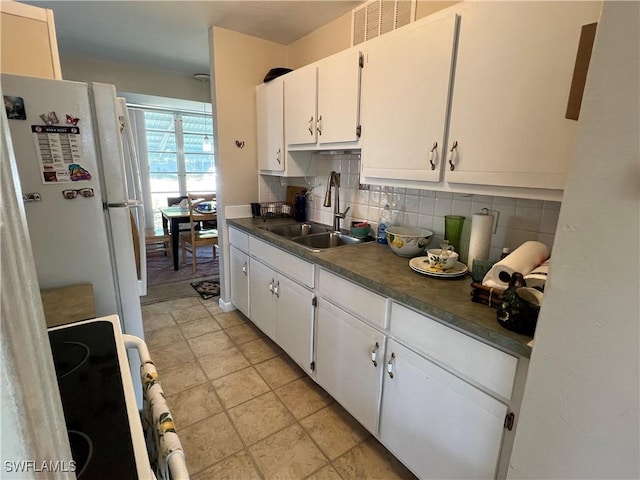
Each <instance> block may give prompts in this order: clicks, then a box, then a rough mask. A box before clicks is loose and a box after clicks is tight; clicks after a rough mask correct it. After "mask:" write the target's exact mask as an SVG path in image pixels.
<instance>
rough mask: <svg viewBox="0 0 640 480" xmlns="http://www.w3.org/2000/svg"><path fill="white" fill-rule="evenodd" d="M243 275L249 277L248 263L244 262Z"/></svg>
mask: <svg viewBox="0 0 640 480" xmlns="http://www.w3.org/2000/svg"><path fill="white" fill-rule="evenodd" d="M242 273H244V276H245V277H246V276H247V262H244V265H242Z"/></svg>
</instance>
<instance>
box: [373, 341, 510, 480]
mask: <svg viewBox="0 0 640 480" xmlns="http://www.w3.org/2000/svg"><path fill="white" fill-rule="evenodd" d="M389 361H390V362H391V369H392V373H393V378H391V377H390V376H389V374H387V375H385V379H384V394H383V396H382V411H381V415H380V438H381V440H382V443H383V444H384V445H385V446H386V447H387V448H389V450H391V451H392V452H393V453H394V454H395V455H396V456H397V457H398V458H399V459H400V460H401V461H402V462H404V463H405V465H407V466H408V467H409V468H410V469H411V470H412V471H413V472H414V473H415V474H416V475H418V476H419V477H421V478H482V479H487V478H495V473H496V467H497V465H498V456H499V454H500V447H501V441H502V432H503V423H504V418H505V415H506V413H507V407H506V405H504V404H502V403H500V402H498V401H497V400H495V399H494V398H493V397H490V396H489V395H487V394H486V393H484V392H482V391H480V390H478V389H476V388H475V387H472V386H471V385H470V384H468V383H466V382H464V381H463V380H461V379H459V378H458V377H456V376H454V375H452V374H451V373H449V372H447V371H446V370H444V369H442V368H440V367H438V366H436V365H435V364H434V363H432V362H430V361H428V360H426V359H425V358H423V357H420V356H419V355H417V354H415V353H413V352H411V351H410V350H408V349H407V348H405V347H403V346H402V345H400V344H399V343H397V342H395V341H393V340H389V342H388V345H387V362H389Z"/></svg>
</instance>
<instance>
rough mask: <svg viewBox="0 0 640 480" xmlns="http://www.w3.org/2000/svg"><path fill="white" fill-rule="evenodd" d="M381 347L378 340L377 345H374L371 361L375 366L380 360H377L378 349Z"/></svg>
mask: <svg viewBox="0 0 640 480" xmlns="http://www.w3.org/2000/svg"><path fill="white" fill-rule="evenodd" d="M379 348H380V345H378V342H376V345H375V347H373V348H372V349H371V362H372V363H373V366H374V367H377V366H378V360H377V358H376V357H377V356H378V349H379Z"/></svg>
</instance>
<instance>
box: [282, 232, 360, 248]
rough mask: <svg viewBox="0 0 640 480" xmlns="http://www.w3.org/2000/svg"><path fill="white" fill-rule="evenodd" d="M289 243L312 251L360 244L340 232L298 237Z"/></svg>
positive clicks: (353, 238) (358, 241)
mask: <svg viewBox="0 0 640 480" xmlns="http://www.w3.org/2000/svg"><path fill="white" fill-rule="evenodd" d="M291 241H292V242H295V243H297V244H298V245H302V246H303V247H306V248H309V249H310V250H314V251H320V250H324V249H327V248H334V247H340V246H343V245H353V244H356V243H361V240H360V239H359V238H355V237H350V236H349V235H344V234H342V233H340V232H324V233H314V234H310V235H304V236H300V237H293V238H291Z"/></svg>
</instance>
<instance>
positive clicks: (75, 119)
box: [66, 113, 80, 126]
mask: <svg viewBox="0 0 640 480" xmlns="http://www.w3.org/2000/svg"><path fill="white" fill-rule="evenodd" d="M66 116H67V123H68V124H69V125H74V126H75V125H78V122H79V121H80V119H79V118H78V117H74V116H73V115H69V114H68V113H67V114H66Z"/></svg>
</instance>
